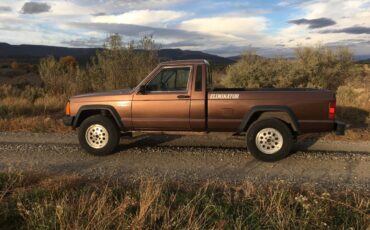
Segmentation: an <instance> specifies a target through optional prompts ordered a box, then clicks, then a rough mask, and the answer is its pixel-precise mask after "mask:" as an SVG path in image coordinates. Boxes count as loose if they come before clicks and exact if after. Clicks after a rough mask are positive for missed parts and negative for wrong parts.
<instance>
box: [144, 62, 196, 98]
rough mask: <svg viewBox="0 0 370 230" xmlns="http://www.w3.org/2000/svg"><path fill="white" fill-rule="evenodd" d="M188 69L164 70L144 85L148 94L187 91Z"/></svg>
mask: <svg viewBox="0 0 370 230" xmlns="http://www.w3.org/2000/svg"><path fill="white" fill-rule="evenodd" d="M189 75H190V67H181V68H165V69H162V70H161V72H159V73H158V74H157V76H155V78H154V79H153V80H151V81H150V82H149V83H148V84H147V85H146V91H149V92H162V91H164V92H170V91H175V92H176V91H187V89H188V81H189Z"/></svg>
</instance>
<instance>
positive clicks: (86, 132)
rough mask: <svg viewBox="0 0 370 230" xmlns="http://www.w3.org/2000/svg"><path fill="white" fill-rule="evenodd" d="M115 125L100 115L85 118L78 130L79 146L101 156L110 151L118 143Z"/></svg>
mask: <svg viewBox="0 0 370 230" xmlns="http://www.w3.org/2000/svg"><path fill="white" fill-rule="evenodd" d="M119 139H120V132H119V129H118V127H117V125H116V124H115V123H114V121H112V120H111V119H109V118H108V117H104V116H102V115H95V116H91V117H88V118H86V120H84V121H83V122H82V124H81V126H80V128H79V130H78V140H79V142H80V145H81V147H82V148H83V149H84V150H85V151H86V152H88V153H90V154H93V155H97V156H103V155H107V154H110V153H112V152H113V151H114V150H115V149H116V147H117V146H118V144H119Z"/></svg>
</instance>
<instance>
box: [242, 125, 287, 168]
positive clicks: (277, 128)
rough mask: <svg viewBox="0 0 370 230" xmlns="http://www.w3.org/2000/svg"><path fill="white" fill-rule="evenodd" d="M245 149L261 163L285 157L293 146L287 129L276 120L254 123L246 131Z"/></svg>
mask: <svg viewBox="0 0 370 230" xmlns="http://www.w3.org/2000/svg"><path fill="white" fill-rule="evenodd" d="M246 138H247V148H248V150H249V151H250V152H251V154H252V155H253V156H254V157H255V158H257V159H259V160H262V161H277V160H280V159H283V158H284V157H286V156H287V155H288V154H289V153H290V150H291V148H292V145H293V136H292V132H291V130H290V129H289V127H288V126H287V125H286V124H285V123H284V122H282V121H280V120H278V119H264V120H260V121H256V122H254V123H253V124H252V125H251V126H250V127H249V129H248V131H247V136H246Z"/></svg>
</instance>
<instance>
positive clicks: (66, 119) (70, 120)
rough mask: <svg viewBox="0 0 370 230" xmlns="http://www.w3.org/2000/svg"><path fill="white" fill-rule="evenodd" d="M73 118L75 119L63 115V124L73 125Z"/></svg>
mask: <svg viewBox="0 0 370 230" xmlns="http://www.w3.org/2000/svg"><path fill="white" fill-rule="evenodd" d="M73 119H74V117H71V116H64V117H63V124H64V125H66V126H73Z"/></svg>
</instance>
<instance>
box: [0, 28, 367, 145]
mask: <svg viewBox="0 0 370 230" xmlns="http://www.w3.org/2000/svg"><path fill="white" fill-rule="evenodd" d="M352 57H353V54H352V53H351V51H350V50H349V49H347V48H337V49H329V48H325V47H322V46H316V47H299V48H297V49H295V58H292V59H286V58H282V57H276V58H263V57H260V56H258V55H256V53H254V52H252V51H248V52H245V53H244V54H243V55H242V57H241V58H240V60H239V61H238V62H237V63H235V64H233V65H230V66H228V67H226V68H224V69H222V68H221V69H220V68H217V70H214V72H213V75H214V80H215V83H216V84H215V85H216V87H217V86H218V87H221V86H222V87H247V88H260V87H275V88H277V87H278V88H281V87H283V88H289V87H312V88H323V89H330V90H334V91H336V93H337V106H338V113H337V114H338V117H339V119H341V120H344V121H345V122H347V123H348V124H350V125H351V127H352V128H357V129H361V131H358V130H357V131H354V132H352V131H349V132H350V133H351V132H352V133H355V135H354V136H356V137H359V138H361V139H363V135H362V134H361V133H364V132H365V133H366V135H365V139H366V138H369V136H370V131H369V129H366V127H368V126H369V122H370V118H369V113H370V68H369V67H368V66H367V65H366V64H355V62H354V61H353V60H352ZM159 61H160V60H159V57H158V45H156V43H155V42H154V40H153V38H152V37H150V36H146V37H143V38H142V39H141V40H140V41H138V42H129V43H124V42H123V41H122V38H121V37H120V36H119V35H111V36H110V37H109V38H108V39H107V42H106V44H105V45H104V49H101V50H98V51H97V53H96V55H95V56H94V57H92V58H91V60H90V61H89V62H88V63H87V64H86V65H80V64H79V63H78V62H77V60H76V59H75V58H74V57H70V56H67V57H61V58H59V59H57V58H55V57H46V58H43V59H41V60H40V62H39V64H38V65H37V67H35V66H33V65H30V64H22V63H17V62H16V61H13V62H11V63H10V64H9V69H5V70H4V69H3V70H1V71H2V72H4V73H1V74H5V75H6V76H9V77H10V78H11V77H12V78H14V76H12V75H13V74H20V73H21V74H28V75H25V77H29V78H32V77H35V76H34V74H33V75H32V73H33V72H35V71H36V72H38V75H39V76H40V77H39V78H40V80H39V81H40V82H39V81H36V80H33V81H34V82H35V84H34V86H30V85H28V84H25V83H24V82H23V80H24V79H18V80H19V82H17V83H16V84H12V85H9V84H1V86H0V128H1V130H2V131H24V130H31V131H36V130H37V131H46V132H49V131H50V132H53V131H68V129H67V128H66V127H63V125H62V123H61V121H60V119H61V117H62V113H63V108H64V105H65V102H66V100H67V99H68V97H70V96H72V95H75V94H79V93H87V92H95V91H104V90H111V89H122V88H132V87H135V86H136V85H137V84H138V83H139V82H140V81H141V80H142V79H143V78H144V77H145V76H146V75H147V74H148V73H149V72H150V71H151V70H152V69H153V68H154V67H155V66H156V65H157V64H158V63H159ZM0 83H1V82H0ZM50 120H53V122H50ZM9 124H12V125H9ZM40 127H41V128H40ZM364 128H365V129H364ZM354 130H356V129H354ZM356 133H357V134H361V135H362V136H361V135H360V136H359V135H357V134H356ZM329 136H331V135H329Z"/></svg>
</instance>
